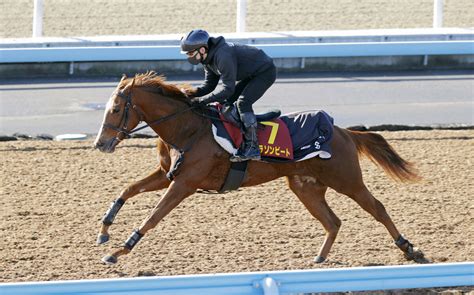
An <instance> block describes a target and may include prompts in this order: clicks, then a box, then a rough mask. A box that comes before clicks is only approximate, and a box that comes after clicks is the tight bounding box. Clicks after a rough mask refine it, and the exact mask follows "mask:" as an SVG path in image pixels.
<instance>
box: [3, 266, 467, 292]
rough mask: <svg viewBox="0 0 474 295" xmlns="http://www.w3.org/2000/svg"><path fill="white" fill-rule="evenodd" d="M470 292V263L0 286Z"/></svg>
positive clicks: (99, 289) (28, 288) (80, 289)
mask: <svg viewBox="0 0 474 295" xmlns="http://www.w3.org/2000/svg"><path fill="white" fill-rule="evenodd" d="M455 286H474V262H461V263H444V264H426V265H403V266H375V267H355V268H340V269H315V270H295V271H271V272H253V273H228V274H209V275H184V276H169V277H146V278H144V277H141V278H127V279H102V280H81V281H78V280H76V281H57V282H27V283H3V284H0V294H2V295H13V294H15V295H16V294H22V295H33V294H35V295H45V294H48V295H52V294H104V295H105V294H127V295H134V294H137V295H138V294H141V295H143V294H155V295H165V294H173V295H180V294H193V295H217V294H219V295H220V294H226V295H232V294H235V295H237V294H238V295H246V294H249V295H256V294H264V295H277V294H289V293H290V294H294V293H312V292H347V291H364V290H365V291H369V290H390V289H406V288H433V287H455Z"/></svg>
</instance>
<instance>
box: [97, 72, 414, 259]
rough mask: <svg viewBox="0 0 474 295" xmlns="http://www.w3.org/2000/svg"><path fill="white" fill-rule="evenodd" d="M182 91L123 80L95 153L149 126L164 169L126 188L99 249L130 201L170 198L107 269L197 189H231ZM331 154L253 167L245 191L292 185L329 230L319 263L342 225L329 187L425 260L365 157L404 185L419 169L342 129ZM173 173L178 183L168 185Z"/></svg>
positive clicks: (155, 82)
mask: <svg viewBox="0 0 474 295" xmlns="http://www.w3.org/2000/svg"><path fill="white" fill-rule="evenodd" d="M180 87H184V88H186V87H190V86H189V85H181V86H177V85H173V84H169V83H166V82H165V80H164V78H163V77H162V76H157V75H156V73H154V72H148V73H146V74H140V75H137V76H135V78H127V77H126V76H124V77H123V78H122V80H121V81H120V83H119V85H118V86H117V88H116V90H115V91H114V92H113V93H112V96H111V97H110V100H109V102H108V104H107V106H106V110H105V114H104V121H103V124H102V127H101V129H100V132H99V134H98V135H97V138H96V140H95V142H94V144H95V147H96V148H97V149H99V150H100V151H102V152H106V153H112V152H113V151H114V150H115V147H116V146H117V144H119V143H120V142H121V141H122V140H123V139H125V138H127V137H129V135H130V134H131V133H133V132H135V131H137V130H138V129H141V128H137V129H134V128H135V127H136V126H138V124H139V123H140V122H142V121H144V122H145V123H147V124H148V125H149V126H150V127H151V128H152V129H153V130H154V131H155V132H156V133H157V134H158V135H159V139H158V154H159V165H158V167H157V168H156V170H155V171H154V172H153V173H151V174H150V175H149V176H147V177H145V178H144V179H142V180H139V181H137V182H135V183H133V184H131V185H129V186H128V187H127V188H125V189H124V190H123V191H122V192H121V193H120V195H119V197H118V198H117V199H116V200H115V201H114V202H113V203H112V204H111V206H110V208H109V209H108V210H107V212H106V213H105V215H104V217H103V219H102V226H101V229H100V232H99V235H98V238H97V243H98V244H103V243H105V242H107V241H108V240H109V233H108V230H109V227H110V225H111V224H112V222H113V220H114V218H115V216H116V215H117V213H118V211H119V210H120V208H121V207H122V205H123V204H124V203H125V202H126V201H127V200H128V199H130V198H131V197H133V196H135V195H137V194H139V193H143V192H149V191H156V190H160V189H165V188H166V192H165V193H164V195H163V196H162V198H161V199H160V201H159V202H158V204H157V205H156V207H155V208H154V209H153V210H152V212H151V213H150V215H149V216H148V217H147V218H146V219H145V220H144V221H143V223H142V224H141V226H140V227H139V228H138V229H136V230H134V231H133V232H132V234H131V236H130V237H129V238H128V239H127V241H126V242H125V244H124V245H123V246H122V247H120V248H119V249H117V250H116V251H114V252H113V253H111V254H110V255H106V256H105V257H104V258H103V259H102V261H103V262H105V263H108V264H114V263H116V262H117V259H118V257H119V256H121V255H124V254H128V253H129V252H130V251H131V250H132V249H133V247H134V246H135V245H136V244H137V243H138V241H139V240H140V239H141V238H142V237H143V235H145V234H146V233H147V232H148V231H149V230H151V229H153V228H154V227H155V226H156V225H157V224H158V222H160V220H162V219H163V218H164V217H165V216H166V215H167V214H168V213H170V211H171V210H173V209H174V208H175V207H176V206H178V205H179V204H180V203H181V202H182V201H183V200H184V199H185V198H187V197H189V196H191V195H192V194H193V193H195V192H196V190H197V189H203V190H219V188H221V186H222V184H223V182H224V181H225V178H226V175H227V173H228V171H229V168H230V161H229V157H230V154H229V153H227V152H226V151H225V150H224V149H222V148H221V147H220V146H219V145H218V144H217V143H216V142H215V141H214V138H213V134H212V129H211V122H210V119H209V118H207V117H205V116H204V115H203V112H202V109H200V108H199V107H197V108H196V107H193V106H192V105H191V104H190V100H189V98H187V97H186V96H185V95H184V94H183V92H182V89H183V88H180ZM200 110H201V111H200ZM331 148H332V158H331V159H326V160H323V159H320V158H318V157H315V158H311V159H307V160H304V161H300V162H285V163H267V162H262V161H251V162H249V164H248V170H247V174H246V176H245V178H244V180H243V183H242V186H244V187H246V186H254V185H258V184H261V183H264V182H268V181H271V180H274V179H277V178H280V177H286V179H287V181H288V185H289V187H290V189H291V190H292V191H293V192H294V193H295V194H296V196H297V197H298V198H299V200H300V201H301V202H302V203H303V204H304V206H305V207H306V208H307V209H308V211H309V212H310V213H311V214H312V215H313V216H314V217H315V218H316V219H318V220H319V221H320V222H321V224H322V225H323V227H324V229H325V230H326V236H325V239H324V242H323V244H322V246H321V248H320V250H319V252H318V255H317V256H316V257H315V262H317V263H320V262H323V261H324V260H325V259H326V258H327V257H328V253H329V251H330V249H331V246H332V245H333V243H334V240H335V239H336V236H337V233H338V231H339V228H340V226H341V220H340V219H339V218H338V217H337V216H336V214H334V212H333V211H332V210H331V208H329V206H328V204H327V203H326V200H325V193H326V190H327V189H328V187H330V188H332V189H334V190H335V191H337V192H339V193H341V194H345V195H347V196H348V197H349V198H351V199H353V200H354V201H356V202H357V203H358V204H359V206H361V207H362V208H363V209H364V210H366V211H367V212H369V213H370V214H371V215H372V216H373V217H374V218H375V219H376V220H377V221H379V222H381V223H382V224H383V225H384V226H385V227H386V228H387V230H388V232H389V233H390V235H391V236H392V238H393V240H394V241H395V244H396V245H397V246H398V247H399V248H400V250H401V251H403V253H404V254H405V257H406V258H407V259H415V258H417V257H421V256H422V255H423V254H422V252H421V251H419V250H417V249H416V248H414V247H413V245H412V244H411V243H410V242H409V241H408V240H406V239H405V238H404V237H403V236H402V235H401V234H400V232H399V231H398V229H397V227H396V226H395V224H394V223H393V221H392V219H391V218H390V216H389V215H388V214H387V212H386V210H385V208H384V206H383V205H382V203H380V202H379V201H378V200H377V199H376V198H374V197H373V196H372V194H371V193H370V192H369V190H368V189H367V187H366V186H365V185H364V182H363V180H362V173H361V169H360V166H359V159H358V154H359V153H360V154H364V155H366V156H368V157H369V158H370V159H371V160H372V161H374V162H375V163H376V164H378V165H379V166H381V167H382V168H383V169H384V170H385V172H386V173H387V174H388V175H390V176H391V177H392V178H393V179H395V180H399V181H416V180H418V179H419V176H418V175H417V173H416V171H415V169H414V168H413V166H412V165H411V164H410V163H409V162H407V161H405V160H404V159H402V158H401V157H400V156H399V155H398V154H397V153H396V152H395V150H394V149H393V148H392V147H391V146H390V145H389V144H388V143H387V141H386V140H385V139H384V138H383V137H382V136H381V135H379V134H376V133H371V132H355V131H350V130H346V129H342V128H339V127H337V126H335V127H334V134H333V139H332V142H331ZM170 171H171V172H173V173H174V175H175V177H174V178H173V177H169V176H170V175H169V174H168V173H169V172H170ZM167 174H168V177H167ZM170 179H171V180H170Z"/></svg>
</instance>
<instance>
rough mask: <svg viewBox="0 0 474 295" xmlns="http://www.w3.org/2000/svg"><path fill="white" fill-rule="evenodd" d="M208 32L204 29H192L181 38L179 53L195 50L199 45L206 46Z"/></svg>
mask: <svg viewBox="0 0 474 295" xmlns="http://www.w3.org/2000/svg"><path fill="white" fill-rule="evenodd" d="M207 41H209V34H208V33H207V32H206V31H204V30H192V31H191V32H189V33H188V34H187V35H186V36H184V37H183V38H181V53H183V54H185V53H187V52H189V51H193V50H196V49H198V48H201V47H206V48H208V47H207Z"/></svg>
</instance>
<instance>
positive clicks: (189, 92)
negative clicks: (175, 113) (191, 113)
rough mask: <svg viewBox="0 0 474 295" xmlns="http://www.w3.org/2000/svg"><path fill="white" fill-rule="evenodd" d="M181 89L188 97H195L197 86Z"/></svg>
mask: <svg viewBox="0 0 474 295" xmlns="http://www.w3.org/2000/svg"><path fill="white" fill-rule="evenodd" d="M180 90H181V92H182V93H183V94H184V95H185V96H186V97H194V95H196V92H197V89H196V88H181V89H180Z"/></svg>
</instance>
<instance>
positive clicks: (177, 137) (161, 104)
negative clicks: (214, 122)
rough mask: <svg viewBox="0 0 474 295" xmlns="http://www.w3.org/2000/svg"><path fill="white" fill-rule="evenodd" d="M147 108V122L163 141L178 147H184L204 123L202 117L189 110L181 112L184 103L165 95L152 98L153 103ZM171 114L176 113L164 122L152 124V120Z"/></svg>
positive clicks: (184, 106) (184, 107)
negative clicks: (148, 109) (148, 110)
mask: <svg viewBox="0 0 474 295" xmlns="http://www.w3.org/2000/svg"><path fill="white" fill-rule="evenodd" d="M149 108H150V109H151V111H150V112H149V114H148V115H147V121H148V122H147V123H148V124H149V125H150V127H151V128H152V129H153V130H154V131H155V132H156V134H158V136H160V137H161V138H162V139H163V140H164V141H165V142H167V143H170V144H172V145H174V146H176V147H179V148H185V146H186V145H187V143H188V142H189V141H190V140H191V139H192V138H193V136H195V134H197V133H198V132H199V131H200V130H201V129H202V128H203V127H204V125H205V123H204V122H203V119H202V118H200V117H199V116H197V115H196V114H194V113H193V112H192V111H191V110H189V111H185V112H182V111H183V110H185V109H186V108H187V106H186V105H185V104H183V103H181V102H179V101H174V100H173V99H171V98H168V97H165V96H162V97H160V99H156V98H155V99H153V103H152V104H151V105H150V107H149ZM179 112H182V113H179ZM173 114H176V116H174V117H172V118H170V119H168V120H166V121H164V122H161V123H158V124H153V122H155V121H157V120H159V119H162V118H165V117H167V116H172V115H173Z"/></svg>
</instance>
